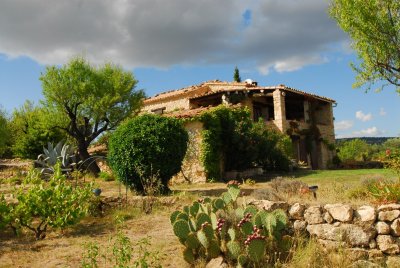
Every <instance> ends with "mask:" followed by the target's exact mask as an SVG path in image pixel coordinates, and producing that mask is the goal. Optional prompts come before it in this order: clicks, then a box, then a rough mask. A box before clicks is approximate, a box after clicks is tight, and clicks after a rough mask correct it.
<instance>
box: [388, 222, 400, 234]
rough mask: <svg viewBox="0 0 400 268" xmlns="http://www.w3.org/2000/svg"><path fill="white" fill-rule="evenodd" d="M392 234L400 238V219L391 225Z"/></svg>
mask: <svg viewBox="0 0 400 268" xmlns="http://www.w3.org/2000/svg"><path fill="white" fill-rule="evenodd" d="M390 229H391V233H392V235H394V236H400V219H395V220H394V221H393V223H392V224H391V225H390Z"/></svg>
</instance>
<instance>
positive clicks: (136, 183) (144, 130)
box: [108, 114, 188, 193]
mask: <svg viewBox="0 0 400 268" xmlns="http://www.w3.org/2000/svg"><path fill="white" fill-rule="evenodd" d="M187 142H188V134H187V132H186V130H185V129H184V128H183V126H182V123H181V122H180V121H179V120H177V119H174V118H168V117H161V116H158V115H150V114H147V115H142V116H138V117H135V118H133V119H131V120H129V121H127V122H126V123H124V124H123V125H121V126H120V127H118V129H117V130H116V131H115V132H114V133H113V135H112V136H111V137H110V141H109V154H108V159H109V161H110V166H111V168H112V169H113V171H114V174H116V175H117V177H118V179H119V180H120V181H122V182H123V183H125V184H127V185H129V186H133V187H135V189H136V190H137V191H139V192H141V193H142V192H143V185H142V183H141V178H142V177H144V178H149V177H152V176H153V175H154V174H158V176H159V177H160V179H161V182H162V183H163V185H164V186H166V187H165V188H167V185H168V181H169V179H170V178H171V177H172V176H173V175H174V174H176V173H177V172H179V170H180V168H181V164H182V160H183V158H184V156H185V153H186V149H187Z"/></svg>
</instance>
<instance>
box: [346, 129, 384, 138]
mask: <svg viewBox="0 0 400 268" xmlns="http://www.w3.org/2000/svg"><path fill="white" fill-rule="evenodd" d="M383 133H384V131H381V130H379V129H378V128H377V127H370V128H367V129H363V130H360V131H354V132H352V136H353V137H376V136H379V135H381V134H383Z"/></svg>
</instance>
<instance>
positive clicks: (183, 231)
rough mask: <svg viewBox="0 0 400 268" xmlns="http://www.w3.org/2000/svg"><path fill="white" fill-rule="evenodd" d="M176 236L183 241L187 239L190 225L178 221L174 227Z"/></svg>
mask: <svg viewBox="0 0 400 268" xmlns="http://www.w3.org/2000/svg"><path fill="white" fill-rule="evenodd" d="M173 229H174V234H175V235H176V236H177V237H179V238H182V239H186V238H187V237H188V234H189V233H190V230H189V225H188V223H187V222H186V221H184V220H177V221H176V222H175V223H174V226H173Z"/></svg>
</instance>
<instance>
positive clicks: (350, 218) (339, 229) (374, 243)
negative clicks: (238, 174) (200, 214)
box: [250, 200, 400, 258]
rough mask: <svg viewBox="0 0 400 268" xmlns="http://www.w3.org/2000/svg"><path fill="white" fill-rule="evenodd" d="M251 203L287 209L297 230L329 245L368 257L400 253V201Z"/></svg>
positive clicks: (270, 208) (259, 201)
mask: <svg viewBox="0 0 400 268" xmlns="http://www.w3.org/2000/svg"><path fill="white" fill-rule="evenodd" d="M250 203H251V204H254V205H256V206H258V207H260V208H261V207H262V208H264V209H266V210H269V211H271V210H274V209H277V208H281V209H283V210H285V211H286V213H287V215H288V217H289V219H290V226H291V227H292V228H293V230H294V231H295V232H306V233H308V234H309V235H310V236H313V237H316V238H317V239H318V241H319V242H320V243H321V244H322V245H323V246H325V247H326V248H328V249H339V248H350V249H351V250H352V251H354V252H357V254H361V255H362V256H364V257H367V258H375V257H384V256H385V255H399V253H400V204H388V205H381V206H377V207H375V206H370V205H364V206H361V207H357V208H353V207H352V206H350V205H346V204H327V205H312V206H308V205H304V204H300V203H295V204H293V205H289V204H288V203H286V202H274V201H268V200H255V201H252V202H250Z"/></svg>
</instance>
